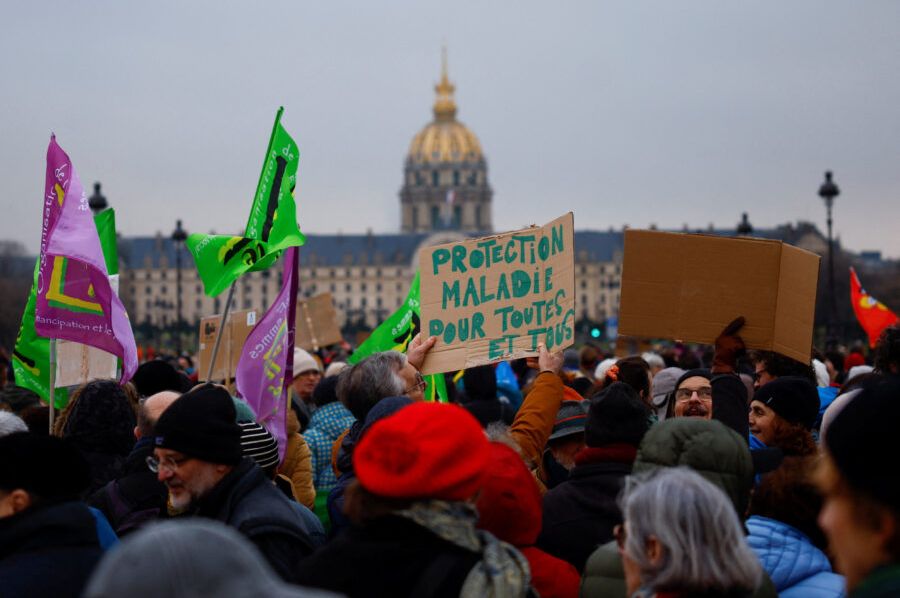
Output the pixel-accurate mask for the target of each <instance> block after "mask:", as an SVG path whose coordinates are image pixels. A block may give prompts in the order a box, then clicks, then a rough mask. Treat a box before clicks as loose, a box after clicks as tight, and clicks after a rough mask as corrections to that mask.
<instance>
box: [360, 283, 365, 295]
mask: <svg viewBox="0 0 900 598" xmlns="http://www.w3.org/2000/svg"><path fill="white" fill-rule="evenodd" d="M359 290H360V291H362V292H363V293H365V292H366V283H361V284H360V285H359Z"/></svg>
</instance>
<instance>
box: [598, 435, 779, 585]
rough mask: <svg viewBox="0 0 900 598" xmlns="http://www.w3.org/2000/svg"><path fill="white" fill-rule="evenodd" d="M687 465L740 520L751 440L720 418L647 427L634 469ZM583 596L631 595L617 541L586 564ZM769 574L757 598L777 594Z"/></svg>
mask: <svg viewBox="0 0 900 598" xmlns="http://www.w3.org/2000/svg"><path fill="white" fill-rule="evenodd" d="M678 466H686V467H690V468H691V469H693V470H695V471H696V472H697V473H699V474H701V475H702V476H703V477H704V478H706V479H707V480H709V481H710V482H712V483H713V484H715V485H716V486H718V487H719V488H721V489H722V490H724V491H725V494H727V495H728V497H729V498H730V499H731V501H732V502H733V503H734V507H735V510H736V511H737V513H738V515H739V517H740V519H741V520H743V519H744V518H745V515H746V513H747V507H748V505H749V502H750V489H751V488H752V485H753V461H752V460H751V458H750V449H749V447H748V446H747V441H746V440H745V439H743V438H741V437H740V436H738V435H737V434H736V433H735V432H734V431H733V430H731V429H729V428H728V427H726V426H725V425H723V424H721V423H719V422H717V421H707V420H702V419H696V418H677V419H668V420H666V421H664V422H662V423H660V424H658V425H656V426H654V427H653V428H651V429H650V431H648V432H647V435H646V436H644V440H643V442H641V446H640V449H638V454H637V459H636V460H635V462H634V473H636V474H637V473H640V472H647V471H653V470H655V469H658V468H660V467H678ZM581 595H582V596H588V597H593V596H600V597H603V598H607V597H613V598H615V597H618V596H621V598H626V591H625V572H624V571H623V569H622V558H621V556H620V555H619V551H618V548H617V547H616V544H615V542H610V543H608V544H604V545H603V546H600V547H599V548H597V550H595V551H594V553H593V554H591V556H590V558H588V561H587V564H586V565H585V568H584V576H583V577H582V583H581ZM777 595H778V594H777V592H776V591H775V586H774V585H772V580H770V579H769V578H768V576H766V577H765V578H764V579H763V583H762V584H761V585H760V587H759V588H757V591H756V592H755V593H754V598H769V597H772V598H775V597H776V596H777Z"/></svg>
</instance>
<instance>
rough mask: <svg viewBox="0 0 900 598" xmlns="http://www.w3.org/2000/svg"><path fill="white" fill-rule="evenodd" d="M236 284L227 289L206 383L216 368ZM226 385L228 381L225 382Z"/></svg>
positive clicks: (210, 379) (209, 380) (233, 283)
mask: <svg viewBox="0 0 900 598" xmlns="http://www.w3.org/2000/svg"><path fill="white" fill-rule="evenodd" d="M236 284H237V280H235V281H234V282H232V283H231V286H230V287H228V299H227V300H226V301H225V311H223V312H222V319H221V320H219V333H218V334H217V335H216V342H215V344H214V345H213V350H212V359H210V361H209V369H208V370H207V372H206V381H207V382H212V374H213V370H214V369H215V367H216V357H218V355H219V345H220V344H221V343H222V337H223V336H224V335H225V322H226V321H227V320H228V312H229V311H231V300H232V298H233V297H234V287H235V285H236ZM225 382H226V384H227V383H228V381H227V380H226V381H225Z"/></svg>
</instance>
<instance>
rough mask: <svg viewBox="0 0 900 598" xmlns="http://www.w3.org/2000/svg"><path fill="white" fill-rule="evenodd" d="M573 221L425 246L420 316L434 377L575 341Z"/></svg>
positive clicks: (428, 368) (427, 370)
mask: <svg viewBox="0 0 900 598" xmlns="http://www.w3.org/2000/svg"><path fill="white" fill-rule="evenodd" d="M574 236H575V235H574V217H573V215H572V213H571V212H569V213H568V214H565V215H563V216H560V217H559V218H557V219H556V220H553V221H552V222H550V223H548V224H545V225H544V226H540V227H538V226H532V227H529V228H526V229H523V230H519V231H513V232H508V233H503V234H500V235H493V236H489V237H483V238H480V239H468V240H465V241H459V242H455V243H447V244H444V245H436V246H433V247H426V248H423V249H422V250H421V251H420V253H419V264H420V269H421V286H422V288H421V303H422V307H421V313H422V322H423V328H424V331H425V332H426V333H427V334H428V335H431V336H436V337H437V339H438V340H437V343H436V344H435V346H434V348H433V349H432V350H431V351H429V353H428V356H427V357H426V359H425V364H424V366H423V372H425V373H428V374H431V373H436V372H448V371H453V370H461V369H464V368H469V367H474V366H477V365H483V364H487V363H493V362H496V361H501V360H506V359H517V358H520V357H526V356H533V355H536V354H537V351H538V345H539V344H540V343H543V344H545V345H546V346H547V348H548V349H550V350H551V351H554V352H556V351H559V350H562V349H565V348H566V347H568V346H570V345H571V344H572V343H573V342H574V337H575V251H574Z"/></svg>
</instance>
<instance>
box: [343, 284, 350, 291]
mask: <svg viewBox="0 0 900 598" xmlns="http://www.w3.org/2000/svg"><path fill="white" fill-rule="evenodd" d="M344 290H345V291H347V292H348V293H349V292H350V283H349V282H348V283H347V284H345V285H344Z"/></svg>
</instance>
